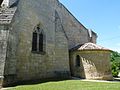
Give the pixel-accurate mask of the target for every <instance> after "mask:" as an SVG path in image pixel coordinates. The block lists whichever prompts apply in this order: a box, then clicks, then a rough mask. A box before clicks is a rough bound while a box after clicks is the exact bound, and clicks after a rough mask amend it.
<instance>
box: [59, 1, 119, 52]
mask: <svg viewBox="0 0 120 90" xmlns="http://www.w3.org/2000/svg"><path fill="white" fill-rule="evenodd" d="M59 1H60V2H61V3H62V4H63V5H65V6H66V8H67V9H68V10H69V11H70V12H71V13H72V14H73V15H74V16H75V17H76V18H77V19H78V20H79V21H80V22H81V23H82V24H83V25H84V26H85V27H86V28H88V29H92V30H93V31H94V32H96V33H97V35H98V38H97V44H98V45H101V46H104V47H106V48H109V49H111V50H114V51H117V52H120V0H59Z"/></svg>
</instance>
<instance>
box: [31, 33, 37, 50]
mask: <svg viewBox="0 0 120 90" xmlns="http://www.w3.org/2000/svg"><path fill="white" fill-rule="evenodd" d="M32 51H37V33H36V32H33V38H32Z"/></svg>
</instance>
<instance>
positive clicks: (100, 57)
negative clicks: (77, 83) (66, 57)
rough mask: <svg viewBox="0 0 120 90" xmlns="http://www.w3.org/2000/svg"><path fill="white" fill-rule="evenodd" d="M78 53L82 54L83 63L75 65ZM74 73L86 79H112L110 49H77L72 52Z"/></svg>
mask: <svg viewBox="0 0 120 90" xmlns="http://www.w3.org/2000/svg"><path fill="white" fill-rule="evenodd" d="M76 55H79V56H80V58H81V59H80V60H81V65H80V67H79V68H76V67H75V58H76ZM71 57H72V58H71V65H72V69H71V70H72V72H73V75H75V76H79V75H80V76H79V77H82V78H86V79H101V80H112V79H113V78H112V74H111V66H110V51H105V50H100V51H99V50H96V51H94V50H93V51H76V52H74V53H71Z"/></svg>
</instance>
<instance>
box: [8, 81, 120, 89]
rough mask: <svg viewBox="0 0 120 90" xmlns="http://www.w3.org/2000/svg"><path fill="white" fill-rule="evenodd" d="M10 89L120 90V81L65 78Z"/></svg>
mask: <svg viewBox="0 0 120 90" xmlns="http://www.w3.org/2000/svg"><path fill="white" fill-rule="evenodd" d="M9 90H120V82H90V81H80V80H64V81H55V82H46V83H40V84H33V85H21V86H16V87H12V88H10V89H9Z"/></svg>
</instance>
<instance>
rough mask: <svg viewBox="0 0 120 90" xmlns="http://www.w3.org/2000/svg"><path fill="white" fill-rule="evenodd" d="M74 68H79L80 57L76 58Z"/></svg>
mask: <svg viewBox="0 0 120 90" xmlns="http://www.w3.org/2000/svg"><path fill="white" fill-rule="evenodd" d="M76 67H80V56H79V55H77V56H76Z"/></svg>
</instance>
